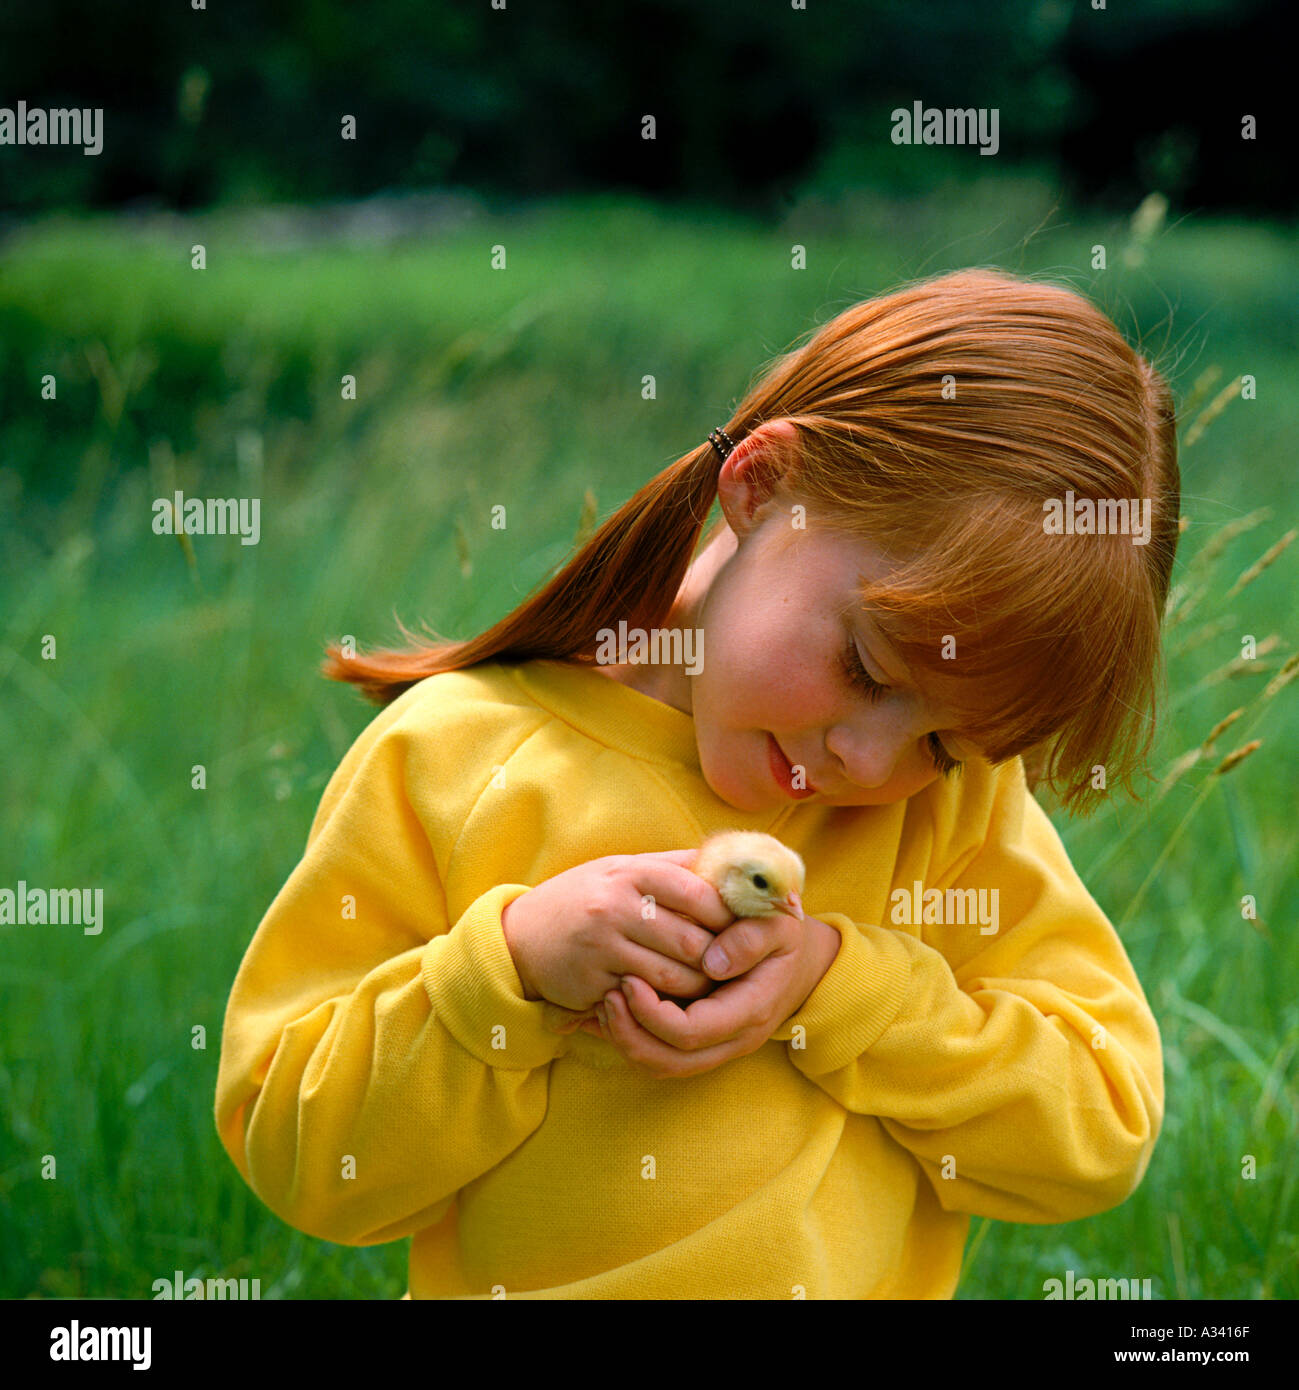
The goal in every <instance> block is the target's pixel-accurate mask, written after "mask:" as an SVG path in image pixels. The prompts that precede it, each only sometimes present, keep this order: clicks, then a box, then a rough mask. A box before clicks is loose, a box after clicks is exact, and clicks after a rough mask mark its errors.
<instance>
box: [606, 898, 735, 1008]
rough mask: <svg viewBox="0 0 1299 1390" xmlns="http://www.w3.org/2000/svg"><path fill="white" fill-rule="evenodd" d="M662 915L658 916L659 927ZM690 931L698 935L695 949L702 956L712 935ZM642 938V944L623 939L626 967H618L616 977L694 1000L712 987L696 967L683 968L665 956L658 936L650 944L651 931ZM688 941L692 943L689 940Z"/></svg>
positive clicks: (674, 959)
mask: <svg viewBox="0 0 1299 1390" xmlns="http://www.w3.org/2000/svg"><path fill="white" fill-rule="evenodd" d="M665 915H666V914H663V913H660V924H661V921H662V918H663V917H664V916H665ZM642 925H643V926H644V927H646V928H650V929H652V928H653V927H654V926H655V925H656V924H655V923H653V922H645V923H643V924H642ZM694 930H695V931H697V932H698V933H699V937H700V939H699V942H698V947H697V949H698V950H699V953H700V955H702V954H703V952H704V951H706V950H707V949H708V947H709V946H710V945H711V944H712V940H713V934H712V932H706V931H704V929H703V928H702V927H695V928H694ZM644 935H645V940H644V941H640V940H633V939H632V938H631V937H624V942H625V946H624V948H623V949H624V951H625V955H626V964H625V965H622V966H621V967H620V968H619V969H618V972H617V973H619V974H622V975H626V974H628V973H631V974H635V975H636V976H637V977H639V978H640V979H642V980H644V981H645V983H646V984H647V985H651V986H652V987H653V988H654V989H656V990H657V991H658V992H659V993H660V994H676V995H686V996H694V995H696V994H704V993H706V992H707V991H708V990H709V989H711V988H712V987H713V985H714V984H715V983H716V981H714V980H712V979H710V978H709V977H708V976H707V975H706V974H704V972H703V971H702V970H700V969H699V967H698V966H697V965H694V964H687V963H686V962H685V961H681V960H678V959H677V958H676V957H675V956H669V955H667V954H665V951H664V947H665V946H667V945H668V943H667V942H666V941H663V940H662V937H661V936H660V938H659V940H658V943H657V944H653V942H654V938H653V936H652V930H651V931H646V932H645V933H644ZM691 939H692V940H693V938H691Z"/></svg>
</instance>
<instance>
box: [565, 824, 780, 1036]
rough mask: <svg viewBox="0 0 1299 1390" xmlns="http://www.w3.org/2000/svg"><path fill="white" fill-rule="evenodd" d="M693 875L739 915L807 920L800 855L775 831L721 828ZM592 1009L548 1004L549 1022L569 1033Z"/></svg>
mask: <svg viewBox="0 0 1299 1390" xmlns="http://www.w3.org/2000/svg"><path fill="white" fill-rule="evenodd" d="M691 870H692V872H693V873H696V874H698V875H699V877H700V878H703V879H707V881H708V882H709V883H711V884H712V885H713V887H714V888H716V889H717V893H718V896H719V897H720V898H721V900H722V901H723V902H724V903H725V904H726V906H727V907H728V908H730V910H731V911H732V912H733V913H735V915H736V917H758V918H765V917H779V916H780V915H781V914H782V913H788V914H789V915H790V916H791V917H796V918H798V920H799V921H800V922H801V921H802V920H803V899H802V892H803V882H804V879H805V877H806V872H807V870H806V868H805V866H804V864H803V860H802V858H801V857H800V856H799V855H797V854H795V853H794V851H793V850H792V849H790V848H789V847H788V846H787V845H782V844H781V843H780V841H779V840H777V839H776V838H775V836H774V835H764V834H762V833H761V832H759V831H756V830H721V831H718V832H717V833H716V834H715V835H710V836H709V837H708V838H707V839H706V840H705V841H704V842H703V844H702V845H700V847H699V853H698V854H697V855H696V856H695V862H694V864H693V865H692V866H691ZM594 1017H595V1010H594V1009H587V1010H585V1011H584V1012H574V1011H573V1010H572V1009H564V1008H561V1007H560V1006H559V1005H558V1004H549V1003H548V1004H547V1005H546V1025H547V1027H549V1028H550V1029H551V1030H552V1031H553V1032H556V1033H571V1032H573V1031H574V1030H575V1029H577V1028H579V1027H580V1026H581V1024H582V1023H583V1021H584V1020H586V1019H588V1018H594Z"/></svg>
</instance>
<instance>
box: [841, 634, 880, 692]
mask: <svg viewBox="0 0 1299 1390" xmlns="http://www.w3.org/2000/svg"><path fill="white" fill-rule="evenodd" d="M844 671H845V673H846V674H847V677H848V684H849V685H851V686H852V687H853V689H854V690H859V691H860V692H861V693H862V694H863V695H865V697H866V698H867V699H868V700H869V701H870V702H871V704H874V703H875V702H876V701H877V700H882V699H883V698H884V696H885V694H886V692H887V691H888V686H887V685H881V684H880V683H879V681H877V680H876V679H875V677H874V676H872V675H871V673H870V672H869V671H868V670H867V669H866V668H865V667H864V666H863V665H862V661H861V657H860V656H859V655H858V652H857V644H856V642H849V643H848V650H847V653H846V655H845V660H844Z"/></svg>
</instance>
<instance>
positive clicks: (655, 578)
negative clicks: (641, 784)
mask: <svg viewBox="0 0 1299 1390" xmlns="http://www.w3.org/2000/svg"><path fill="white" fill-rule="evenodd" d="M736 433H739V431H736ZM720 468H721V459H720V458H719V456H718V454H717V452H716V450H715V449H714V448H713V446H712V445H711V444H702V445H700V446H699V448H697V449H694V450H692V451H691V452H690V453H688V454H686V455H684V456H683V457H682V458H680V459H678V460H677V462H676V463H674V464H673V465H672V466H671V467H670V468H665V469H664V470H663V471H662V472H661V473H659V474H658V475H657V477H654V478H651V479H650V481H649V482H648V483H646V484H645V486H644V487H642V488H641V489H640V491H639V492H637V493H636V495H635V496H634V497H632V498H631V499H630V500H629V501H627V502H626V503H624V504H623V505H622V506H621V507H620V508H619V509H618V510H617V511H616V512H615V513H614V514H613V515H612V516H611V517H609V519H608V520H607V521H606V522H605V523H604V524H603V525H602V526H601V527H600V528H599V529H598V530H597V531H596V532H595V533H594V534H593V535H592V536H591V538H590V539H589V540H588V541H587V542H586V544H585V545H584V546H583V547H582V549H581V550H580V551H579V552H578V553H577V555H576V556H574V558H573V559H571V560H570V561H569V562H568V564H567V565H565V566H564V568H563V569H562V570H561V571H560V572H559V573H558V574H557V575H555V577H554V578H553V579H551V580H550V581H549V582H548V583H547V584H546V585H545V586H544V587H543V588H541V589H540V590H538V592H536V593H535V594H533V595H532V596H531V597H530V598H528V599H526V600H525V601H524V602H523V603H521V604H520V605H519V606H518V607H517V608H516V609H515V610H514V611H513V612H512V613H510V614H508V615H507V616H506V617H504V618H502V619H501V620H500V622H498V623H497V624H496V625H495V626H494V627H490V628H488V629H487V631H486V632H484V633H481V634H480V635H479V636H477V637H474V638H471V639H469V640H468V641H464V642H445V641H444V642H427V641H424V640H423V639H421V638H419V637H417V636H415V635H414V634H412V633H410V632H407V631H406V629H405V628H404V627H403V628H402V632H403V634H404V635H405V636H406V637H408V638H410V639H411V641H412V643H413V644H414V645H412V646H410V647H407V648H404V649H402V650H397V651H393V650H383V651H374V652H369V653H367V654H364V655H355V656H348V655H345V654H344V653H343V651H342V650H341V648H340V647H339V645H338V643H331V644H330V645H329V646H328V647H327V648H326V652H327V656H326V659H325V661H324V663H323V665H322V667H321V670H322V672H323V674H324V675H326V676H327V677H328V678H329V679H330V680H336V681H349V682H351V684H353V685H357V686H359V687H360V688H361V689H362V690H363V691H364V692H365V694H366V695H367V696H368V697H369V698H370V699H371V700H373V701H374V702H375V703H376V704H380V705H386V704H388V703H390V702H391V701H393V700H395V699H396V698H397V696H399V695H400V694H402V693H403V692H404V691H406V690H409V689H410V687H411V686H413V685H415V684H416V683H417V682H419V681H422V680H424V679H425V678H426V677H427V676H436V675H438V674H439V673H440V672H443V671H459V670H462V669H463V668H464V667H466V666H476V665H478V664H479V663H481V662H486V661H507V662H510V661H530V660H534V659H537V658H546V659H550V660H564V659H573V660H578V661H582V660H591V659H593V658H594V655H595V649H596V647H597V645H598V640H599V639H598V636H597V634H598V633H599V630H600V629H601V628H605V627H612V626H616V624H617V622H618V620H619V619H620V618H621V619H626V621H627V624H628V626H629V627H644V628H649V627H653V626H654V625H655V624H656V623H657V622H658V621H659V620H660V619H661V618H662V617H663V616H664V615H665V614H666V613H667V612H668V610H669V609H670V608H671V607H672V604H673V602H674V601H675V599H676V596H677V593H678V591H679V590H680V588H681V583H682V580H683V579H684V578H685V573H686V570H687V568H688V567H689V565H690V561H691V559H692V558H693V557H694V553H695V547H696V545H697V543H698V540H699V532H700V528H701V527H702V526H703V524H704V521H705V520H706V519H707V516H708V513H709V510H710V509H711V507H712V504H713V502H714V500H715V499H716V497H717V475H718V472H719V471H720Z"/></svg>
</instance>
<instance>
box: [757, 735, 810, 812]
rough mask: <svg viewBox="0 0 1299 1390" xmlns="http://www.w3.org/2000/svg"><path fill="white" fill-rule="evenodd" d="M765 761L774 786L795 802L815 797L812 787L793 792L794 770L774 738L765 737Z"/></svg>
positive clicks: (770, 736)
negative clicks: (768, 765)
mask: <svg viewBox="0 0 1299 1390" xmlns="http://www.w3.org/2000/svg"><path fill="white" fill-rule="evenodd" d="M767 761H768V762H769V763H770V765H771V775H772V776H773V777H774V778H775V779H776V785H777V786H778V787H779V788H780V789H781V791H783V792H784V793H785V795H786V796H792V797H793V798H794V799H795V800H796V801H803V800H805V799H806V798H807V797H809V796H815V795H816V788H815V787H813V786H808V787H805V788H804V789H803V790H802V791H797V790H795V787H794V769H793V767H792V766H791V764H790V761H789V759H788V758H787V757H786V756H785V755H784V753H782V752H781V751H780V744H778V743H777V742H776V739H775V736H774V735H772V734H768V735H767Z"/></svg>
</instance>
